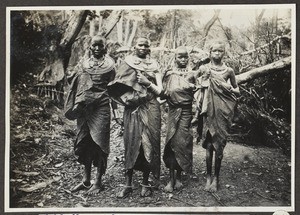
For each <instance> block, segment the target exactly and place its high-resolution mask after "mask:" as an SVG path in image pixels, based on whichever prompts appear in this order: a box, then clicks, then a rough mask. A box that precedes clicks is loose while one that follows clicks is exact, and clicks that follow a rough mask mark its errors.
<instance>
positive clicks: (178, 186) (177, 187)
mask: <svg viewBox="0 0 300 215" xmlns="http://www.w3.org/2000/svg"><path fill="white" fill-rule="evenodd" d="M182 186H183V184H182V183H181V181H180V180H178V179H176V182H175V187H174V188H175V189H177V190H180V189H181V188H182Z"/></svg>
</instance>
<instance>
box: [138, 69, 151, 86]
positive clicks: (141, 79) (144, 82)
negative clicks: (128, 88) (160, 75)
mask: <svg viewBox="0 0 300 215" xmlns="http://www.w3.org/2000/svg"><path fill="white" fill-rule="evenodd" d="M136 78H137V81H138V83H140V84H142V85H145V86H149V85H150V84H151V82H150V81H149V80H148V78H146V76H144V75H143V74H142V73H140V72H138V73H137V75H136Z"/></svg>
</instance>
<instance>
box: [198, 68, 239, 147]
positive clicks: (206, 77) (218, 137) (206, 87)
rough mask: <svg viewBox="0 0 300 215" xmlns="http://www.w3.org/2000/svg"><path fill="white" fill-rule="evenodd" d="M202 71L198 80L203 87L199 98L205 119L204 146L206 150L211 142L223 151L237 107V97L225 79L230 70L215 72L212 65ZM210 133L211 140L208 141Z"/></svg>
mask: <svg viewBox="0 0 300 215" xmlns="http://www.w3.org/2000/svg"><path fill="white" fill-rule="evenodd" d="M202 69H203V74H202V76H201V77H200V78H199V79H198V80H199V82H200V86H201V85H202V89H201V95H200V96H199V98H200V99H199V98H198V103H199V105H201V107H200V108H201V115H202V117H203V130H202V146H203V147H204V148H206V147H207V142H208V141H211V142H212V144H213V146H214V148H215V149H216V150H223V149H224V147H225V145H226V140H227V136H228V132H229V129H230V126H231V123H232V119H233V115H234V107H235V105H236V96H235V95H234V93H233V92H232V91H231V90H230V88H231V87H232V86H231V84H229V83H228V82H227V81H226V80H225V79H224V76H225V73H226V72H227V70H228V69H229V68H228V67H225V69H224V70H223V71H215V70H214V69H213V68H212V67H211V66H210V65H206V66H203V67H202ZM199 100H201V101H200V102H199ZM208 132H209V133H210V135H211V140H208Z"/></svg>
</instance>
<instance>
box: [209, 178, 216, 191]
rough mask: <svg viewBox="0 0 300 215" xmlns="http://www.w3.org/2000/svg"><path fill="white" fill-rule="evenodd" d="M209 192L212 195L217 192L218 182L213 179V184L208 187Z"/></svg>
mask: <svg viewBox="0 0 300 215" xmlns="http://www.w3.org/2000/svg"><path fill="white" fill-rule="evenodd" d="M209 191H210V192H212V193H214V192H217V191H218V180H217V179H216V178H214V180H213V182H212V183H211V185H210V188H209Z"/></svg>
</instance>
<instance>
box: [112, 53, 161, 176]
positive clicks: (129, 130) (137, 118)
mask: <svg viewBox="0 0 300 215" xmlns="http://www.w3.org/2000/svg"><path fill="white" fill-rule="evenodd" d="M145 61H146V62H144V61H143V59H140V58H138V57H135V56H128V57H127V58H125V61H124V62H122V63H121V65H120V67H119V68H118V70H117V74H116V77H115V80H114V81H112V82H111V83H110V84H109V86H108V92H109V95H110V96H111V97H112V99H113V100H115V101H116V102H118V103H120V104H122V105H124V106H125V109H124V134H123V137H124V146H125V168H126V169H137V170H141V171H143V170H144V169H145V168H147V167H149V168H150V170H151V171H152V173H153V175H154V177H155V178H159V175H160V127H161V112H160V104H159V102H158V101H157V100H156V98H157V97H156V95H154V94H153V93H152V92H151V90H149V89H147V88H146V87H145V86H143V85H141V84H139V83H138V82H137V78H136V74H137V73H142V74H143V75H145V76H146V77H147V78H148V79H149V80H150V81H151V82H152V83H154V84H156V78H155V76H156V73H157V72H158V69H159V68H158V64H157V62H156V61H154V60H152V59H146V60H145ZM140 153H142V155H141V154H140ZM146 166H147V167H146Z"/></svg>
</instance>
